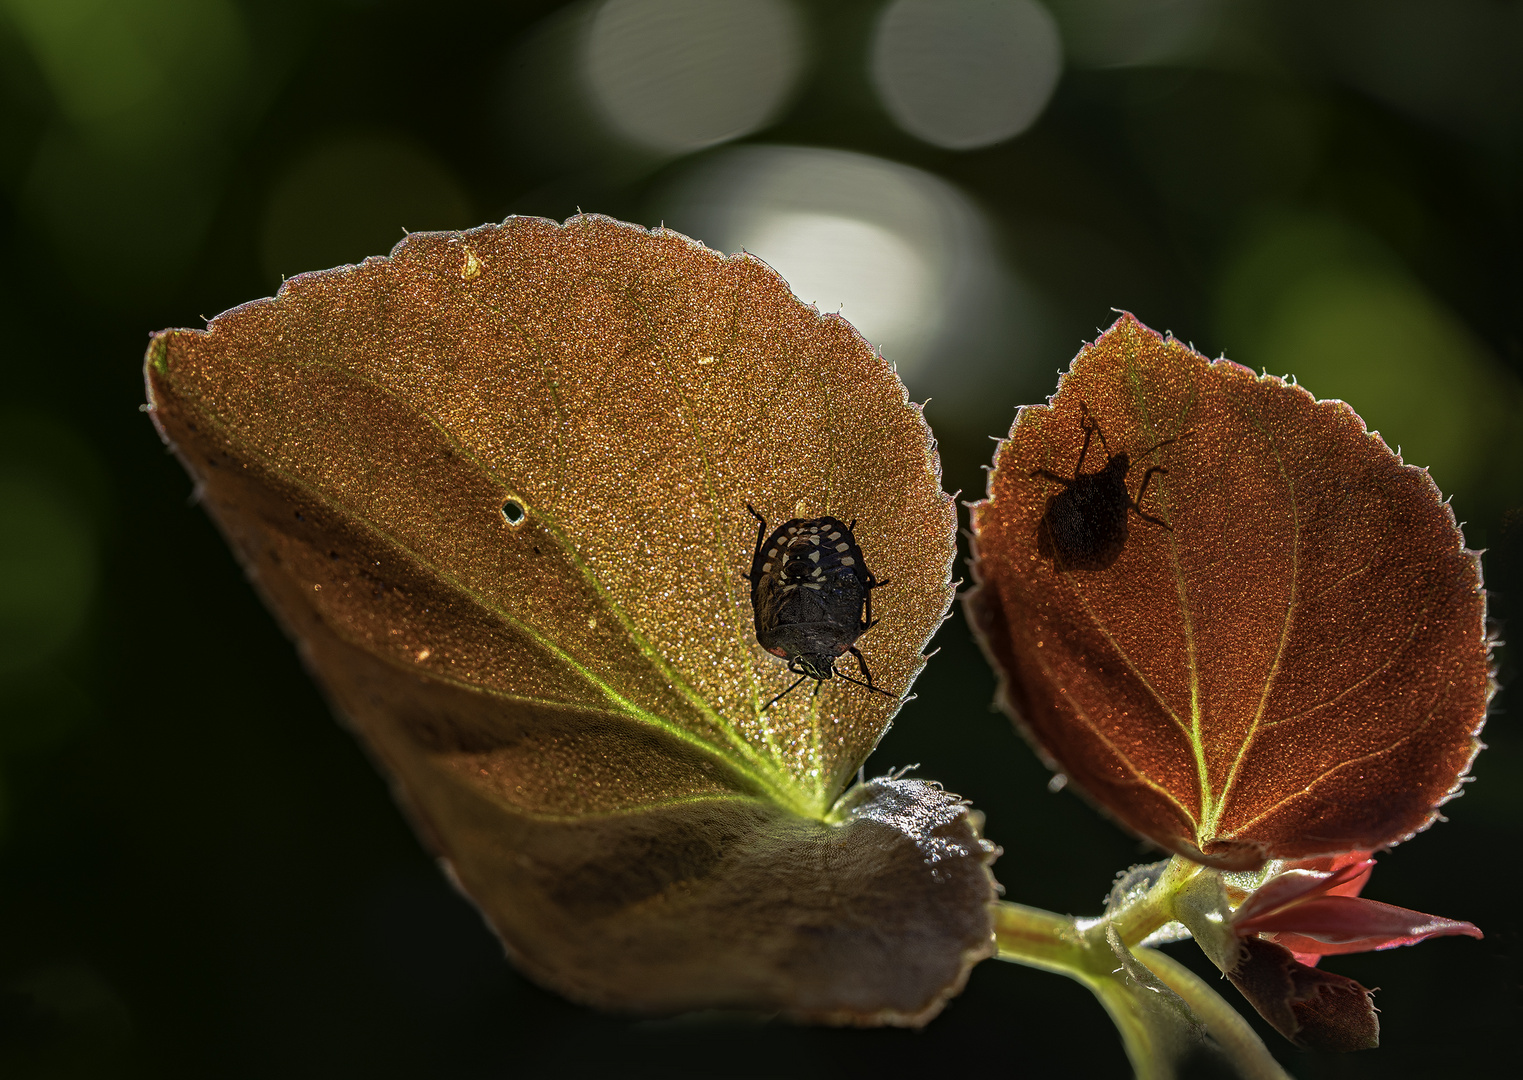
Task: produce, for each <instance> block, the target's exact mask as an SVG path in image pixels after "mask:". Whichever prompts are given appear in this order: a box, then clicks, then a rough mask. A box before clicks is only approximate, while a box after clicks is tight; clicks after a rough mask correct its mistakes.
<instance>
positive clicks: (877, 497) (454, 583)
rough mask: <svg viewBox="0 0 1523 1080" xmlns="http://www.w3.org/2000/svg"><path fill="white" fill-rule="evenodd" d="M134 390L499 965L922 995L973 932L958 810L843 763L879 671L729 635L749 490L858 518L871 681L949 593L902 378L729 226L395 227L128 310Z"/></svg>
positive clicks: (682, 986)
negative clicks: (312, 266) (871, 589)
mask: <svg viewBox="0 0 1523 1080" xmlns="http://www.w3.org/2000/svg"><path fill="white" fill-rule="evenodd" d="M147 377H148V384H149V394H150V399H151V402H152V405H153V414H154V419H155V421H156V422H157V423H158V425H159V427H160V429H161V431H162V432H163V434H164V437H165V438H166V439H167V440H168V441H169V442H170V443H171V445H173V446H174V447H175V449H176V450H177V452H178V453H179V454H180V457H181V459H182V460H183V461H184V463H185V465H186V467H187V468H188V469H189V470H190V471H191V473H192V474H193V475H194V476H195V477H196V479H197V481H198V485H199V490H200V492H201V495H202V498H203V500H204V502H205V505H206V507H207V509H208V510H209V511H210V512H211V513H212V515H213V516H214V517H215V518H216V519H217V521H218V523H219V524H220V525H221V527H222V529H223V531H224V533H225V534H226V535H227V537H228V539H229V541H230V542H231V543H232V545H233V547H234V548H235V550H237V551H238V553H239V554H240V556H241V557H242V558H243V560H244V562H245V564H246V565H247V567H248V569H249V572H250V574H251V576H252V577H253V579H254V581H255V583H256V584H257V585H258V586H259V588H260V590H261V592H262V593H263V594H264V596H265V598H266V600H267V601H268V602H269V604H270V605H271V607H272V608H273V609H274V610H275V611H276V612H277V613H278V615H279V616H280V617H281V619H282V620H283V622H284V623H285V625H286V627H287V629H288V630H289V632H290V633H291V634H292V635H293V636H294V637H295V638H297V640H298V641H299V642H300V644H301V647H302V650H303V654H304V656H305V657H306V659H307V661H308V663H309V664H310V666H311V667H312V669H313V671H314V672H315V673H316V675H317V677H318V678H319V679H320V680H321V682H322V683H323V684H324V686H325V687H326V688H327V690H328V692H329V694H330V695H331V696H332V698H333V701H334V703H335V705H336V706H337V708H338V709H339V710H340V711H341V712H343V713H344V714H345V715H346V716H347V717H348V718H349V719H350V720H351V721H352V723H353V724H354V726H355V728H356V729H357V730H358V732H359V734H360V735H361V737H362V738H363V739H364V740H365V741H366V742H367V744H368V745H369V746H370V747H371V748H372V750H373V751H374V752H375V753H376V755H377V757H378V758H379V759H380V761H381V762H382V763H383V765H384V766H385V768H386V769H387V770H388V771H389V772H390V773H391V774H392V776H393V777H394V778H395V780H396V782H397V786H398V791H399V796H400V797H401V798H402V799H403V801H404V802H405V803H406V804H407V805H408V807H409V808H410V809H411V810H412V812H413V814H414V816H415V819H416V821H417V823H418V826H419V829H420V831H421V832H422V833H423V834H424V835H425V836H426V837H427V838H428V839H429V840H430V842H431V843H432V844H433V845H434V846H435V847H436V849H437V850H438V851H439V852H440V853H441V854H442V855H443V856H444V858H445V859H446V860H447V862H448V865H449V866H450V868H451V869H452V871H453V873H454V874H455V875H456V877H457V878H458V880H459V882H460V884H461V886H462V887H463V888H464V889H465V891H466V892H468V893H469V894H470V895H471V896H472V897H473V898H474V899H475V900H476V902H477V903H478V904H480V905H481V907H482V909H483V911H484V912H485V913H486V915H487V917H488V918H489V919H490V920H491V922H492V924H493V925H494V926H495V927H496V929H497V930H498V932H499V933H500V934H501V936H502V938H503V940H504V941H505V942H506V944H507V946H508V949H509V951H510V953H512V955H513V956H514V957H515V958H516V959H517V960H518V962H519V963H520V965H521V966H522V967H523V968H524V969H525V970H526V971H527V972H529V973H530V974H532V975H534V976H535V977H536V978H538V979H540V980H541V981H543V982H545V983H546V984H548V985H550V986H552V987H555V988H558V989H560V990H562V991H564V992H565V993H567V994H568V995H570V996H572V997H575V998H578V999H580V1000H583V1001H588V1002H593V1003H597V1004H600V1005H605V1006H610V1007H617V1008H625V1009H638V1010H675V1009H687V1008H702V1007H742V1008H751V1009H766V1010H778V1009H782V1010H787V1011H790V1012H792V1013H795V1014H797V1015H800V1016H803V1017H809V1018H815V1019H826V1020H837V1021H850V1022H858V1023H880V1022H894V1023H920V1022H923V1021H924V1020H925V1019H927V1018H929V1016H930V1015H932V1014H934V1013H935V1012H936V1011H937V1010H939V1008H940V1007H941V1005H942V1003H943V1002H944V1001H945V999H946V997H947V996H949V995H950V994H952V993H955V992H956V990H957V989H959V988H960V986H961V983H962V980H963V979H964V978H965V976H966V972H967V969H968V967H969V966H970V965H971V964H972V963H973V962H974V961H976V960H977V959H980V958H982V957H983V956H986V955H988V954H989V953H990V952H992V949H993V945H992V934H991V926H990V917H989V914H988V911H987V908H986V904H987V902H988V900H989V899H991V898H992V879H991V878H990V877H989V874H988V871H987V869H986V863H987V862H988V861H989V860H990V859H991V858H992V854H991V852H992V846H991V845H989V844H987V842H985V841H982V840H980V839H979V837H978V835H977V828H976V824H975V821H974V820H973V818H972V817H970V815H969V813H968V812H967V810H966V807H965V805H964V804H963V803H962V802H961V801H960V800H958V799H957V798H956V797H955V796H952V795H950V794H948V793H946V792H943V791H941V789H940V788H939V787H937V786H936V785H933V784H928V783H925V782H922V781H917V780H908V779H898V780H893V779H884V780H880V781H874V782H872V783H870V784H867V785H864V786H859V787H857V788H854V789H853V790H852V792H851V793H849V795H848V797H847V798H845V799H839V796H840V795H841V793H842V790H843V789H844V788H845V786H846V784H847V782H848V781H849V779H850V778H851V777H852V776H853V775H854V774H855V772H856V771H857V769H858V766H859V765H860V764H861V763H862V761H863V759H864V758H866V756H867V755H868V753H869V752H870V751H871V750H872V748H873V746H874V745H875V744H876V743H877V741H878V739H879V738H880V737H881V736H882V734H883V732H884V730H885V729H886V728H887V725H888V722H889V719H890V717H891V715H892V713H893V712H894V711H895V709H896V708H897V705H898V702H897V699H896V697H889V696H884V695H879V694H873V693H869V692H867V691H866V690H864V689H862V688H861V687H856V686H852V685H849V684H846V683H844V682H843V681H842V680H839V679H836V680H831V681H829V682H826V683H824V684H823V685H822V687H821V689H820V692H819V693H818V695H817V696H814V697H811V696H810V695H809V694H808V693H807V692H799V693H796V694H794V695H793V696H792V697H790V698H787V699H785V700H784V701H783V702H781V703H780V704H778V705H777V706H775V707H773V708H772V709H770V710H767V711H765V712H764V711H763V709H762V706H763V704H764V703H765V702H766V701H767V700H768V699H769V698H771V697H773V696H774V695H775V694H776V693H777V691H779V690H780V689H782V687H783V686H785V685H786V683H787V681H788V680H789V679H791V676H789V675H788V674H787V672H786V670H785V668H784V665H783V663H782V662H781V661H779V660H778V659H776V658H774V657H772V656H770V655H768V654H767V653H766V652H764V651H763V650H762V649H761V647H760V646H759V645H758V644H757V641H756V637H755V632H754V628H753V625H752V612H751V608H750V598H749V585H748V583H747V580H746V574H747V572H748V570H749V568H750V565H751V556H752V552H753V548H754V545H755V542H756V535H755V529H756V523H755V520H754V519H753V518H752V516H751V515H750V513H749V512H748V511H747V504H748V503H750V504H754V505H755V506H756V508H757V509H758V510H759V511H761V512H762V513H764V514H766V515H767V516H768V517H769V518H770V519H772V521H773V522H774V523H776V524H781V523H782V522H783V521H785V520H787V519H788V518H790V517H793V516H795V514H798V515H800V516H816V515H821V514H825V513H829V514H833V515H836V516H838V517H841V518H843V519H845V520H847V521H851V520H852V519H856V520H857V526H856V536H857V539H858V541H859V542H860V544H861V546H862V550H863V552H864V557H865V558H866V559H868V560H870V562H871V566H872V570H873V571H874V572H875V573H876V574H877V576H878V577H879V579H888V580H889V581H890V582H891V584H890V585H888V586H886V587H884V588H883V589H881V590H878V592H877V594H876V596H875V603H874V613H875V614H877V615H878V616H880V617H881V623H880V624H879V625H877V626H876V627H874V628H873V629H872V630H871V631H870V632H869V633H866V634H865V635H863V636H862V638H861V639H860V641H859V643H858V644H859V645H860V647H861V649H862V651H863V653H864V654H865V656H866V659H867V661H868V663H870V665H871V669H872V672H873V674H874V676H875V679H876V682H877V684H878V685H879V686H881V687H883V688H885V689H886V690H888V691H891V692H892V694H893V695H896V696H897V695H901V694H903V693H904V692H906V691H907V690H908V688H909V685H910V683H911V681H912V680H913V679H914V677H915V675H916V674H917V673H918V672H919V670H920V669H921V667H922V666H923V664H924V659H923V657H922V655H921V651H922V649H923V647H924V645H925V643H926V642H927V641H928V640H929V638H930V636H931V634H932V633H933V632H934V630H935V629H936V627H937V625H938V624H939V623H940V621H941V619H942V618H943V617H944V615H945V612H946V610H947V607H948V605H949V603H950V600H951V591H952V586H951V583H950V565H951V560H952V556H953V551H954V529H955V522H956V517H955V511H954V508H953V506H952V503H951V500H950V499H949V498H948V497H947V496H946V495H945V494H944V493H943V492H942V491H941V489H940V468H939V465H938V463H937V461H936V458H935V454H934V451H933V449H932V444H931V441H930V435H929V431H928V429H927V428H926V426H925V423H924V421H923V419H922V417H921V414H920V411H919V409H918V408H917V407H915V406H913V405H911V404H909V403H908V402H907V401H906V398H905V393H904V389H903V386H902V385H901V384H900V383H899V381H898V379H897V378H896V377H895V376H894V374H893V372H892V370H891V369H890V368H889V366H888V365H887V364H886V363H885V362H884V361H883V360H882V359H881V358H880V357H878V356H877V355H876V354H875V353H874V352H873V350H872V349H871V348H870V347H869V346H868V345H867V344H866V342H864V341H863V340H862V339H861V337H860V336H858V335H857V333H856V332H855V331H854V330H853V329H852V328H851V327H850V326H849V325H848V324H847V323H845V322H844V321H842V320H841V319H839V318H835V317H831V316H821V315H819V314H818V313H817V312H816V311H814V310H813V309H812V308H808V307H805V306H804V305H802V304H800V303H798V302H797V301H796V300H795V299H794V298H793V297H792V294H791V293H790V292H789V290H788V286H787V285H786V283H784V282H783V281H782V280H781V279H780V278H779V277H778V276H777V275H776V274H775V273H773V272H772V271H771V270H770V269H769V268H768V267H766V266H765V265H764V264H762V263H761V262H759V261H757V260H755V259H753V258H750V257H748V256H744V255H742V256H737V257H734V258H729V259H727V258H724V257H723V256H721V255H719V254H717V253H715V252H712V251H709V250H708V249H706V248H704V247H702V246H701V245H699V244H696V243H694V242H693V241H691V240H688V239H687V238H685V237H682V236H679V235H677V234H676V233H672V232H667V231H664V230H658V231H656V232H653V233H648V232H646V231H644V230H642V229H638V228H635V227H632V226H626V225H622V224H620V223H617V222H614V221H611V220H609V219H606V218H598V217H578V218H574V219H572V220H571V221H570V222H568V223H567V225H565V226H564V227H562V226H558V225H556V224H554V223H552V222H547V221H543V220H537V219H518V218H513V219H509V220H508V221H507V222H506V223H504V224H503V225H501V226H483V227H481V228H479V229H474V230H471V231H469V232H466V233H454V234H443V233H439V234H414V235H412V236H410V237H408V238H407V239H406V240H405V241H404V242H403V243H401V244H400V245H398V247H397V248H396V250H395V251H394V252H393V253H392V255H391V257H390V258H387V259H370V260H367V261H366V262H365V263H364V264H362V265H360V266H356V267H344V268H340V269H337V270H332V271H327V272H324V273H318V274H305V275H302V276H300V277H296V278H293V279H291V280H290V281H287V282H286V283H285V285H284V286H283V287H282V289H281V291H280V295H279V296H278V297H276V298H275V299H273V300H262V301H258V302H255V303H252V304H247V305H244V306H243V307H240V308H237V309H235V310H233V311H230V312H228V313H226V314H224V315H221V316H218V317H217V318H215V319H213V320H212V321H211V323H210V324H209V326H208V328H207V330H206V331H205V332H200V331H188V330H176V331H168V332H165V333H163V334H160V335H158V336H157V337H156V338H155V339H154V342H153V344H152V346H151V347H150V349H149V354H148V363H147Z"/></svg>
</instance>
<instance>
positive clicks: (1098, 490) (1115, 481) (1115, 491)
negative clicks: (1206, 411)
mask: <svg viewBox="0 0 1523 1080" xmlns="http://www.w3.org/2000/svg"><path fill="white" fill-rule="evenodd" d="M1079 413H1080V419H1079V425H1080V427H1081V428H1082V429H1083V431H1084V446H1083V448H1082V449H1080V451H1079V460H1078V461H1076V462H1075V463H1074V474H1073V476H1072V477H1068V476H1059V475H1058V474H1057V473H1055V472H1053V471H1052V470H1051V469H1033V470H1032V472H1031V475H1032V476H1033V477H1037V476H1040V477H1042V478H1043V479H1045V480H1051V481H1054V482H1055V483H1058V484H1062V485H1063V490H1062V491H1059V492H1058V493H1056V494H1055V495H1053V496H1052V497H1051V498H1050V499H1048V500H1047V508H1046V509H1045V510H1044V511H1043V513H1042V520H1041V522H1040V523H1039V524H1038V525H1037V551H1038V552H1040V553H1041V554H1042V555H1044V556H1046V557H1047V558H1049V559H1052V560H1053V561H1054V563H1055V564H1056V565H1057V566H1058V567H1059V568H1060V569H1063V570H1104V569H1105V568H1106V567H1108V566H1110V565H1111V564H1112V563H1114V562H1115V561H1116V559H1117V558H1119V557H1120V555H1121V551H1122V549H1123V548H1125V547H1126V538H1127V534H1128V515H1129V514H1136V515H1137V516H1138V517H1140V518H1141V519H1142V520H1143V521H1146V522H1149V523H1150V524H1153V525H1157V526H1159V527H1160V528H1163V529H1166V530H1168V531H1170V532H1172V531H1173V526H1172V525H1170V524H1169V523H1168V522H1167V521H1165V520H1163V519H1162V518H1160V517H1156V516H1154V515H1153V514H1149V513H1148V512H1147V511H1146V510H1144V509H1142V497H1143V496H1144V495H1145V494H1147V490H1148V482H1149V481H1150V480H1152V479H1153V474H1155V473H1162V474H1163V475H1165V476H1167V475H1168V474H1169V470H1168V469H1166V468H1164V467H1163V466H1162V465H1152V466H1149V468H1148V470H1147V472H1145V473H1143V474H1142V483H1141V484H1140V485H1139V486H1138V488H1137V497H1136V498H1135V499H1134V498H1132V497H1131V495H1130V494H1128V492H1127V489H1126V474H1127V472H1128V470H1130V469H1131V467H1132V459H1131V457H1130V456H1129V455H1128V454H1127V452H1126V451H1125V450H1122V451H1119V452H1117V453H1115V454H1112V453H1111V452H1110V445H1109V444H1108V443H1107V442H1106V441H1105V432H1104V431H1102V430H1100V424H1099V422H1098V421H1096V420H1095V418H1094V417H1093V416H1091V415H1090V413H1089V406H1088V405H1086V404H1084V403H1083V402H1080V403H1079ZM1193 434H1194V432H1192V431H1186V432H1183V433H1182V434H1179V435H1175V436H1174V437H1173V438H1170V439H1164V440H1163V441H1162V442H1158V443H1154V444H1153V445H1152V446H1150V447H1148V448H1147V449H1146V450H1144V451H1143V453H1144V454H1151V453H1152V452H1153V451H1154V450H1157V449H1158V448H1159V447H1161V446H1168V445H1169V444H1170V443H1172V442H1176V441H1177V440H1179V439H1182V438H1184V437H1185V436H1187V435H1193ZM1096 435H1098V436H1100V445H1101V446H1102V447H1103V448H1104V449H1105V453H1106V461H1105V467H1104V468H1102V469H1100V470H1099V471H1097V472H1091V473H1087V472H1085V471H1084V458H1085V455H1087V454H1088V453H1089V444H1090V441H1091V440H1092V439H1093V438H1094V437H1095V436H1096Z"/></svg>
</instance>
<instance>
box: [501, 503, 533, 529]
mask: <svg viewBox="0 0 1523 1080" xmlns="http://www.w3.org/2000/svg"><path fill="white" fill-rule="evenodd" d="M502 516H503V517H505V518H506V519H507V521H508V524H509V525H521V524H522V523H523V520H524V518H526V517H528V516H529V515H528V511H526V510H525V509H524V507H523V503H520V502H516V501H514V500H513V499H509V500H508V501H507V502H505V503H503V504H502Z"/></svg>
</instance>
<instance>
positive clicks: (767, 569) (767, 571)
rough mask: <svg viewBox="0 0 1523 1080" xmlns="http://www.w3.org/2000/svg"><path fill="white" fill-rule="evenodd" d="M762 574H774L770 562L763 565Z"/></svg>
mask: <svg viewBox="0 0 1523 1080" xmlns="http://www.w3.org/2000/svg"><path fill="white" fill-rule="evenodd" d="M762 573H764V574H770V573H772V564H771V563H769V562H764V563H762Z"/></svg>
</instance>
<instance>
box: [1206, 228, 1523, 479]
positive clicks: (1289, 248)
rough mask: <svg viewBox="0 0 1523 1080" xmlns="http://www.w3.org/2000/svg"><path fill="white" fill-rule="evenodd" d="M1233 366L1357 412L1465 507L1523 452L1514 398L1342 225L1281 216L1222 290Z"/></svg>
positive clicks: (1477, 352)
mask: <svg viewBox="0 0 1523 1080" xmlns="http://www.w3.org/2000/svg"><path fill="white" fill-rule="evenodd" d="M1220 305H1221V316H1220V321H1221V334H1222V337H1223V339H1224V340H1228V341H1231V342H1233V343H1234V346H1233V349H1234V351H1233V353H1232V359H1235V360H1238V361H1240V362H1242V363H1245V364H1249V365H1250V366H1252V367H1255V368H1266V369H1268V370H1269V371H1270V372H1273V373H1276V374H1284V373H1289V374H1293V375H1295V377H1296V379H1297V380H1298V381H1299V382H1300V383H1301V385H1302V386H1304V387H1306V388H1307V389H1308V390H1309V391H1311V392H1312V393H1313V394H1315V395H1316V396H1317V397H1319V398H1341V399H1343V400H1345V401H1348V402H1350V403H1352V404H1353V405H1354V406H1355V407H1356V409H1357V410H1358V412H1359V414H1360V415H1361V416H1362V417H1364V420H1365V422H1366V423H1367V424H1368V425H1369V427H1370V429H1371V430H1374V431H1379V432H1380V433H1381V435H1382V437H1383V438H1384V439H1385V441H1386V443H1387V444H1388V445H1389V446H1390V447H1391V448H1392V449H1393V450H1395V449H1397V448H1398V447H1399V448H1400V450H1401V452H1402V456H1403V458H1404V459H1405V460H1406V461H1407V462H1408V463H1409V464H1413V465H1420V466H1424V467H1426V468H1428V469H1429V470H1430V472H1431V473H1432V474H1433V478H1434V480H1435V481H1436V482H1437V483H1438V484H1439V486H1440V488H1442V489H1443V490H1444V491H1445V492H1446V493H1450V494H1453V493H1459V494H1460V495H1461V497H1462V499H1466V500H1468V499H1470V498H1474V496H1475V495H1476V494H1477V493H1478V491H1479V490H1480V489H1481V488H1482V486H1483V485H1484V484H1485V483H1486V482H1487V481H1490V480H1493V479H1495V480H1500V481H1502V482H1503V483H1506V484H1507V485H1508V486H1509V487H1511V488H1512V489H1513V490H1515V491H1516V490H1518V488H1519V483H1518V480H1517V478H1515V477H1506V478H1503V477H1497V478H1493V477H1492V476H1491V475H1490V473H1491V472H1492V470H1493V468H1494V463H1495V461H1496V460H1498V459H1499V457H1500V458H1502V459H1504V460H1505V458H1506V457H1507V456H1516V455H1518V454H1519V453H1520V452H1523V445H1519V444H1518V436H1519V434H1520V431H1519V421H1520V420H1523V387H1520V385H1519V383H1518V380H1517V379H1516V378H1515V377H1513V376H1511V375H1510V374H1508V373H1507V372H1506V371H1505V370H1503V369H1502V368H1501V367H1500V366H1499V365H1498V364H1497V363H1496V361H1495V359H1494V358H1493V357H1491V356H1490V355H1488V351H1487V349H1486V348H1485V346H1484V345H1482V343H1481V342H1479V341H1478V340H1477V339H1476V337H1475V335H1474V334H1473V333H1472V332H1471V331H1470V330H1468V329H1467V328H1466V327H1465V326H1464V324H1463V323H1461V322H1460V320H1459V319H1458V318H1456V317H1455V316H1454V315H1453V313H1451V312H1449V311H1447V310H1445V308H1444V306H1443V305H1442V304H1440V303H1439V302H1437V301H1436V300H1435V299H1434V298H1433V297H1432V296H1430V295H1429V294H1428V293H1427V291H1426V290H1424V289H1423V288H1422V286H1421V285H1420V284H1418V283H1417V282H1416V281H1413V280H1412V279H1411V278H1410V277H1409V276H1408V275H1406V274H1404V273H1402V272H1401V270H1400V268H1399V264H1398V263H1397V262H1396V260H1395V259H1393V258H1391V257H1390V256H1389V255H1388V254H1386V253H1385V252H1384V251H1383V250H1382V249H1381V247H1380V245H1379V244H1378V243H1376V242H1375V241H1373V240H1372V239H1370V238H1369V237H1367V236H1364V235H1362V234H1361V233H1360V232H1359V231H1358V230H1356V229H1353V228H1352V227H1350V226H1348V225H1347V224H1345V223H1343V222H1340V221H1337V220H1331V219H1327V218H1319V217H1312V216H1303V217H1294V216H1284V215H1276V216H1274V217H1273V218H1271V219H1269V220H1267V221H1264V222H1263V223H1261V224H1260V226H1259V227H1258V228H1257V229H1256V230H1254V231H1253V233H1252V234H1251V235H1250V236H1249V237H1248V238H1247V239H1246V240H1245V242H1244V243H1243V244H1242V245H1241V246H1240V248H1239V250H1238V252H1237V254H1236V256H1235V258H1234V260H1233V262H1232V263H1231V265H1230V266H1229V268H1228V271H1227V273H1226V274H1224V275H1223V277H1222V286H1221V296H1220Z"/></svg>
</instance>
